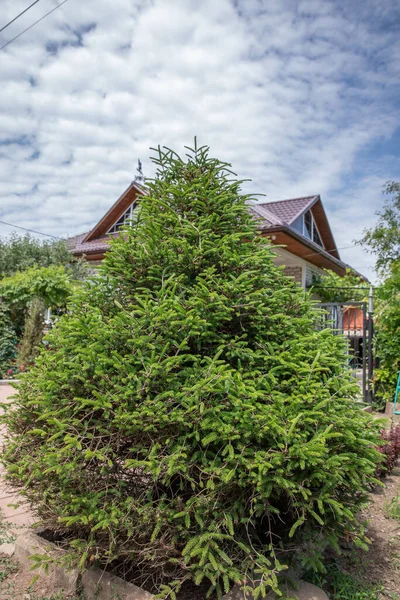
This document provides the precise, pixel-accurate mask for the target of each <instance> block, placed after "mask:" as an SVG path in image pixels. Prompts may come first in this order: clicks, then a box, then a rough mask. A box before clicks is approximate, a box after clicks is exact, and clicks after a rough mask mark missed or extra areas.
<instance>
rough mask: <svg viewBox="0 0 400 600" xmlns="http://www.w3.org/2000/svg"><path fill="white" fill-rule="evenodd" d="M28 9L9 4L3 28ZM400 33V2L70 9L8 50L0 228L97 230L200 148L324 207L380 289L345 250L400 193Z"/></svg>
mask: <svg viewBox="0 0 400 600" xmlns="http://www.w3.org/2000/svg"><path fill="white" fill-rule="evenodd" d="M60 1H61V0H58V2H57V1H56V0H40V1H39V2H38V3H37V4H36V5H35V6H34V7H33V8H31V9H30V10H29V11H27V12H26V13H25V14H24V15H23V16H22V17H21V18H19V19H18V20H17V21H16V22H15V23H13V24H12V25H11V26H10V27H8V28H7V29H5V30H4V31H3V32H2V33H0V45H1V46H3V45H4V44H5V43H6V42H7V41H8V40H10V39H11V38H13V37H14V36H16V35H17V34H18V33H19V32H20V31H22V30H23V29H25V28H26V27H28V26H29V25H30V24H31V23H33V22H34V21H36V20H37V19H39V18H40V17H41V16H42V15H44V13H46V12H47V11H49V10H50V9H52V8H53V7H54V6H56V4H58V3H59V2H60ZM29 4H31V0H1V12H0V20H1V22H0V28H1V27H2V26H3V25H4V24H5V23H7V22H8V21H9V20H11V19H12V18H13V17H14V16H16V14H18V13H19V12H20V11H21V10H23V9H24V8H26V7H27V6H28V5H29ZM399 31H400V2H399V1H398V0H397V1H396V0H351V1H349V0H303V1H301V0H298V1H296V0H96V2H94V1H93V0H86V1H85V2H83V1H82V0H68V1H67V2H65V4H64V5H63V6H61V8H59V9H57V10H56V11H54V13H52V14H51V15H49V16H48V17H47V18H45V19H44V20H43V21H42V22H40V23H39V24H38V25H36V26H35V27H33V28H32V29H31V30H30V31H28V32H26V33H25V34H24V35H22V36H21V37H20V38H19V39H17V40H15V41H14V42H12V43H10V44H9V45H7V46H6V47H5V48H3V49H2V50H0V113H1V115H0V117H1V121H0V122H1V126H0V180H1V186H0V219H1V220H3V221H8V222H10V223H13V224H17V225H21V226H24V227H28V228H32V229H36V230H39V231H43V232H45V233H50V234H53V235H57V236H61V235H62V236H64V235H74V234H76V233H80V232H83V231H86V230H87V229H89V228H90V227H91V226H92V225H93V224H94V223H95V222H96V221H97V220H98V219H99V218H100V217H101V216H102V214H103V213H104V212H105V211H106V210H107V209H108V208H109V206H110V205H111V204H112V203H113V202H114V201H115V199H116V198H117V197H118V196H119V195H120V193H121V192H122V191H123V190H124V189H125V187H126V186H127V185H128V184H129V183H130V181H131V180H132V179H133V178H134V176H135V169H136V162H137V159H138V158H140V159H141V160H142V162H143V170H144V173H145V175H147V176H151V174H152V165H151V163H150V161H149V158H148V157H149V154H150V152H149V147H151V146H155V145H158V144H165V145H168V146H170V147H173V148H174V149H177V150H180V149H181V148H182V147H183V145H184V144H190V143H191V141H192V139H193V136H194V135H197V136H198V139H199V142H201V143H202V144H208V145H210V146H211V150H212V153H213V154H214V155H216V156H218V157H219V158H221V159H224V160H227V161H230V162H231V163H232V165H233V167H234V169H235V170H236V172H237V173H238V174H239V175H240V177H243V178H247V177H249V178H251V179H252V183H251V184H249V188H248V190H247V191H249V190H250V191H253V192H257V193H262V194H266V201H268V200H271V201H273V200H279V199H283V198H290V197H297V196H305V195H311V194H320V195H321V197H322V201H323V203H324V204H325V207H326V209H327V212H328V218H329V219H330V222H331V225H332V228H333V231H334V235H335V238H336V241H337V244H338V246H339V248H342V247H345V248H344V249H343V250H342V251H341V255H342V258H343V259H344V260H345V261H346V262H348V263H350V264H351V265H353V266H354V267H355V268H357V269H358V270H359V271H362V272H363V273H365V274H366V275H367V276H369V277H371V276H372V266H373V258H372V257H370V256H369V255H367V254H365V253H364V251H363V250H362V249H360V248H359V247H350V248H348V246H352V243H353V240H354V239H355V238H357V237H359V236H360V234H361V232H362V230H363V228H364V227H367V226H370V225H371V224H373V223H374V221H375V217H374V212H375V211H376V210H377V209H379V207H380V206H381V204H382V200H383V198H382V195H381V189H382V185H383V183H384V182H385V181H386V180H388V179H397V180H399V179H400V168H399V167H400V123H399V107H400V101H399V98H400V36H399ZM264 201H265V200H264ZM9 231H10V228H9V227H7V226H5V225H1V224H0V235H6V234H7V233H8V232H9Z"/></svg>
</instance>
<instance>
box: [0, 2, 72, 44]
mask: <svg viewBox="0 0 400 600" xmlns="http://www.w3.org/2000/svg"><path fill="white" fill-rule="evenodd" d="M66 2H68V0H63V1H62V2H60V4H57V6H55V7H54V8H52V9H51V10H49V12H47V13H46V14H45V15H43V17H41V18H40V19H38V20H37V21H35V22H34V23H32V25H29V27H27V28H26V29H24V30H23V31H21V33H19V34H18V35H16V36H15V37H13V38H11V40H8V42H6V43H5V44H4V45H3V46H0V50H3V49H4V48H5V47H6V46H8V45H9V44H11V42H14V40H17V39H18V38H19V37H21V35H23V34H24V33H26V32H27V31H29V30H30V29H32V27H34V26H35V25H37V24H38V23H40V21H43V19H45V18H46V17H47V16H48V15H51V13H52V12H54V11H55V10H57V8H60V6H62V5H63V4H65V3H66Z"/></svg>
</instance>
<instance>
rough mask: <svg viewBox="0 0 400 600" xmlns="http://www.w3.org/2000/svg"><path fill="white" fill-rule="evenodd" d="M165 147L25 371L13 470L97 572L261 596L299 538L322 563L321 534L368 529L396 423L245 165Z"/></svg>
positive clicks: (9, 462) (360, 537)
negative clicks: (243, 171)
mask: <svg viewBox="0 0 400 600" xmlns="http://www.w3.org/2000/svg"><path fill="white" fill-rule="evenodd" d="M154 160H155V163H156V165H157V174H156V178H155V179H154V180H153V181H151V182H149V183H148V195H146V196H145V197H143V199H142V200H141V210H140V212H139V214H138V218H137V220H136V221H135V222H134V223H132V224H131V226H129V227H127V228H126V229H125V231H124V233H123V235H120V236H119V237H118V238H117V239H115V240H114V241H113V242H112V244H111V249H110V251H109V252H107V256H106V258H105V260H104V263H103V265H102V267H101V276H100V277H98V278H97V279H96V280H94V281H92V282H90V283H89V284H86V286H85V287H84V289H82V290H78V291H77V292H76V294H75V296H74V297H73V299H72V301H71V303H70V306H69V312H68V314H66V315H65V316H63V317H61V318H60V319H59V321H58V323H57V325H56V326H55V327H54V329H53V330H52V331H51V332H50V333H49V334H48V336H47V341H48V349H47V350H43V351H42V352H41V355H40V356H39V357H38V359H37V361H36V366H34V367H33V368H32V369H31V370H30V371H29V373H27V374H26V375H24V376H23V377H22V382H21V384H20V387H19V397H18V400H17V401H16V405H15V407H14V409H12V410H10V411H8V413H7V416H6V423H7V426H8V431H9V439H8V442H7V445H6V449H5V452H4V455H3V460H4V461H5V464H6V467H7V477H8V480H9V481H10V482H11V483H13V484H14V485H15V486H17V487H19V488H20V490H21V492H22V493H23V494H24V495H25V496H26V498H27V500H28V501H29V502H30V503H31V505H32V507H33V508H34V510H35V511H36V513H37V515H38V517H39V518H40V519H42V520H43V522H45V523H46V524H47V525H48V526H50V527H53V528H57V529H58V530H61V533H62V534H63V535H64V536H66V537H67V539H68V540H69V546H68V548H69V550H68V557H69V558H70V560H71V561H73V562H75V563H77V564H78V565H80V567H82V568H83V567H85V566H87V565H92V564H102V565H105V564H107V563H108V564H109V563H111V564H113V565H116V564H117V565H119V567H120V568H123V567H124V568H125V570H126V572H129V571H130V572H131V578H132V579H133V580H135V581H137V582H139V583H140V582H145V583H146V585H147V586H152V587H151V589H152V590H153V591H156V592H158V593H159V594H160V597H167V596H169V597H171V598H174V594H175V592H176V591H177V590H179V587H180V585H181V584H182V582H186V581H194V582H195V583H196V584H200V583H201V582H203V583H204V582H208V584H209V588H210V589H209V592H210V594H211V593H213V592H215V593H216V594H217V595H218V596H220V595H221V594H222V593H223V592H224V591H227V590H228V589H229V588H230V587H231V586H232V585H233V584H234V583H236V582H237V583H240V584H242V585H244V584H245V583H246V582H248V583H249V582H251V580H252V579H255V580H257V582H258V583H257V586H256V589H257V592H256V594H257V593H258V594H261V593H262V592H263V591H265V590H267V589H270V588H273V589H276V588H277V585H278V575H279V574H280V573H281V572H282V571H283V570H284V569H285V568H286V567H287V566H288V565H289V563H290V562H291V561H293V560H295V557H296V551H300V552H301V554H302V557H303V562H305V561H306V554H305V552H306V550H308V552H309V554H308V560H309V564H311V565H314V566H315V567H316V568H318V567H320V566H321V562H320V559H319V556H320V555H319V554H318V552H321V549H323V547H324V545H326V544H330V545H332V546H333V547H336V548H337V547H338V544H339V543H340V541H341V540H342V539H346V540H353V541H354V543H356V544H364V543H365V537H364V532H363V529H362V526H361V525H360V524H359V523H358V521H357V518H356V514H357V512H358V510H359V507H360V506H362V505H363V504H364V503H365V501H366V498H367V492H366V490H367V488H368V486H369V485H370V483H371V482H372V481H373V477H374V473H375V470H376V461H377V460H378V456H379V453H378V452H377V451H376V450H375V449H374V446H375V445H376V444H377V443H378V438H379V424H377V423H376V422H374V420H373V419H372V418H371V417H370V416H369V415H367V414H365V413H363V412H362V411H361V410H360V409H359V408H358V407H357V405H356V403H355V399H356V398H357V395H358V388H357V386H356V385H355V384H354V383H352V382H351V380H350V378H349V375H348V371H347V370H346V368H345V366H346V360H347V356H346V348H345V344H344V342H343V340H341V338H340V337H339V336H332V334H331V332H330V331H327V330H325V331H318V330H316V328H315V311H314V309H313V305H312V303H311V301H310V300H309V299H308V297H307V296H305V294H304V292H303V291H302V290H301V289H299V288H298V287H297V286H296V284H295V283H294V281H293V280H292V279H290V278H288V277H285V276H284V275H283V271H282V269H281V268H279V267H277V266H275V264H274V254H273V251H272V249H271V247H270V245H269V243H268V242H267V240H266V239H264V238H261V237H260V236H259V235H258V232H257V223H256V222H255V219H254V217H252V216H251V214H250V213H249V206H248V203H249V200H250V197H249V196H247V195H245V194H242V193H241V182H240V181H238V180H237V179H236V178H235V176H234V175H233V174H232V173H231V172H230V170H229V166H228V165H227V164H224V163H221V162H220V161H218V160H216V159H213V158H210V156H209V153H208V149H207V148H200V149H197V148H195V149H193V150H189V154H188V157H187V159H185V160H182V159H181V158H179V157H178V156H177V155H176V154H175V153H174V152H172V151H169V150H165V151H164V150H160V149H159V150H158V153H157V155H156V158H155V159H154ZM316 548H318V552H317V550H316ZM135 577H136V579H135ZM256 597H257V596H256Z"/></svg>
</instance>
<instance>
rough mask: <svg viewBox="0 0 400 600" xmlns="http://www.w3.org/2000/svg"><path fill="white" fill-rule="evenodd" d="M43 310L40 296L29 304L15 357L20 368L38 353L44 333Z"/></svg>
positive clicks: (32, 359)
mask: <svg viewBox="0 0 400 600" xmlns="http://www.w3.org/2000/svg"><path fill="white" fill-rule="evenodd" d="M44 310H45V305H44V302H43V300H41V299H40V298H34V299H33V300H32V302H31V303H30V305H29V309H28V314H27V317H26V319H25V327H24V332H23V334H22V338H21V342H20V344H19V349H18V357H17V364H18V366H20V367H22V368H24V367H26V366H27V365H29V364H31V363H32V362H33V361H34V359H35V358H36V356H37V355H38V354H39V350H40V343H41V341H42V339H43V335H44Z"/></svg>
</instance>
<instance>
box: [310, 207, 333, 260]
mask: <svg viewBox="0 0 400 600" xmlns="http://www.w3.org/2000/svg"><path fill="white" fill-rule="evenodd" d="M311 212H312V215H313V217H314V219H315V223H316V225H317V227H318V231H319V234H320V236H321V239H322V242H323V244H324V246H325V251H326V252H328V254H331V255H332V256H334V257H335V258H337V259H339V260H340V255H339V252H338V250H337V246H336V242H335V239H334V237H333V233H332V230H331V227H330V225H329V221H328V217H327V216H326V213H325V209H324V207H323V204H322V202H321V198H320V197H319V196H318V198H317V200H316V201H315V202H314V204H313V205H312V207H311Z"/></svg>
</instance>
